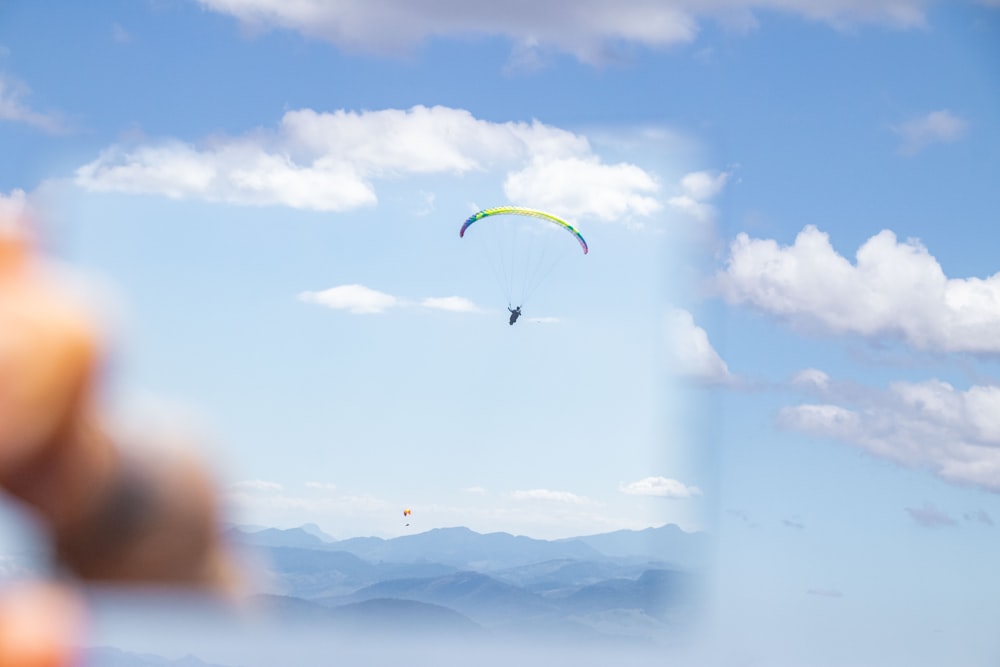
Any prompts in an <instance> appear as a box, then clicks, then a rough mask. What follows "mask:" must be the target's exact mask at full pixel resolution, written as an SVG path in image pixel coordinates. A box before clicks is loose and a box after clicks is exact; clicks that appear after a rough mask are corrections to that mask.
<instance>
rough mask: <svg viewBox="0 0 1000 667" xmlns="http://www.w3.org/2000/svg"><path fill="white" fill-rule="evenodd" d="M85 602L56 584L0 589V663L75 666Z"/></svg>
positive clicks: (24, 666)
mask: <svg viewBox="0 0 1000 667" xmlns="http://www.w3.org/2000/svg"><path fill="white" fill-rule="evenodd" d="M83 616H84V614H83V605H82V603H81V602H80V600H79V599H78V598H77V597H76V596H75V595H74V594H73V593H72V592H71V591H70V590H68V589H65V588H62V587H59V586H56V585H55V584H43V583H32V584H19V585H17V586H15V587H12V588H7V589H0V667H75V666H76V665H79V664H80V663H79V662H78V657H79V656H78V655H77V653H78V652H79V646H80V644H81V640H82V635H83Z"/></svg>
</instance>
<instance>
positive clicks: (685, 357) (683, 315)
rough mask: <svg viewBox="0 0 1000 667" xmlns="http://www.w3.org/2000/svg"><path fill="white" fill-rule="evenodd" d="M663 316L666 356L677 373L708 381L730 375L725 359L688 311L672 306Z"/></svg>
mask: <svg viewBox="0 0 1000 667" xmlns="http://www.w3.org/2000/svg"><path fill="white" fill-rule="evenodd" d="M665 320H666V321H665V329H666V338H667V351H668V356H669V359H670V362H671V364H672V367H673V369H674V371H675V372H676V373H677V374H678V375H680V376H682V377H686V378H690V379H693V380H696V381H699V382H706V383H709V384H723V383H727V382H730V381H731V380H732V379H733V377H732V375H731V374H730V373H729V367H728V366H727V365H726V362H725V361H723V360H722V357H720V356H719V354H718V353H717V352H716V351H715V349H714V348H713V347H712V344H711V343H710V342H709V340H708V333H707V332H706V331H705V330H704V329H702V328H701V327H699V326H698V325H696V324H695V322H694V317H693V316H692V315H691V313H690V312H688V311H686V310H683V309H681V308H672V309H670V310H669V311H668V312H667V315H666V318H665Z"/></svg>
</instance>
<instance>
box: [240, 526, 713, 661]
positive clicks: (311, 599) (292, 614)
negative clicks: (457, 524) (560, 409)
mask: <svg viewBox="0 0 1000 667" xmlns="http://www.w3.org/2000/svg"><path fill="white" fill-rule="evenodd" d="M318 530H319V529H318V528H315V527H311V530H306V529H304V528H302V529H285V530H279V529H262V530H258V531H255V532H252V533H251V532H247V531H243V530H241V529H239V528H238V527H236V528H233V529H232V530H231V531H230V532H229V537H230V539H231V540H233V541H234V542H237V543H241V544H243V545H245V547H246V548H250V549H255V550H258V551H259V553H260V554H261V555H263V557H264V559H265V560H266V561H267V562H268V564H269V570H270V571H269V574H270V584H269V585H268V587H267V588H266V590H262V591H261V592H262V593H266V594H270V595H269V596H266V600H267V602H266V604H265V606H266V607H267V608H268V611H269V613H271V614H273V615H275V616H276V617H277V618H280V619H286V620H293V619H296V618H299V619H301V618H310V619H314V620H317V619H318V620H320V622H324V623H326V622H329V623H334V624H336V625H338V626H340V627H341V628H342V629H343V628H350V629H352V631H371V632H379V631H384V630H385V629H386V628H389V627H393V628H395V627H401V626H400V624H402V627H423V626H422V625H421V623H423V624H424V625H426V626H427V627H426V628H425V629H426V631H428V632H434V631H439V630H440V631H446V630H447V632H459V633H463V632H464V633H470V632H471V633H475V632H484V633H500V634H501V635H508V634H511V633H513V634H515V635H520V634H527V635H534V636H541V635H542V634H544V632H543V631H542V630H541V628H548V629H549V632H555V633H557V634H559V635H560V636H562V635H566V636H571V637H575V638H577V639H581V638H590V639H594V640H601V639H602V638H604V639H609V640H610V639H616V640H628V641H633V640H637V641H646V640H649V639H650V638H651V637H652V636H653V635H656V634H659V633H662V632H664V631H666V630H669V629H670V627H671V626H673V625H680V624H683V623H684V621H685V619H686V618H687V617H688V616H690V615H691V614H692V613H693V612H694V610H695V608H696V604H695V601H696V598H697V595H698V580H699V578H698V575H697V572H696V568H695V567H690V568H688V569H687V570H682V569H680V568H677V567H676V565H675V563H676V562H678V561H683V562H687V563H689V564H691V563H696V562H697V561H701V560H704V559H706V558H707V552H708V548H707V544H708V542H707V537H706V536H704V535H701V534H691V533H685V532H684V531H682V530H680V529H679V528H677V527H676V526H672V525H668V526H662V527H660V528H651V529H647V530H644V531H616V532H614V533H607V534H602V535H591V536H586V537H582V538H572V539H565V540H553V541H548V540H538V539H533V538H528V537H523V536H514V535H509V534H507V533H490V534H485V535H484V534H480V533H476V532H475V531H472V530H470V529H468V528H437V529H433V530H429V531H426V532H424V533H419V534H416V535H406V536H402V537H397V538H392V539H382V538H377V537H360V538H351V539H346V540H336V541H332V542H329V541H325V540H324V539H322V538H320V537H319V536H318V535H317V534H316V532H317V531H318ZM667 546H669V547H671V548H673V549H674V551H673V552H667V553H664V552H661V551H659V549H661V548H663V547H667ZM264 598H265V596H262V597H261V599H264ZM431 610H433V611H431ZM425 617H426V618H427V619H430V618H432V617H433V618H434V619H436V620H434V621H426V620H424V621H422V620H421V619H422V618H425ZM428 624H429V625H428Z"/></svg>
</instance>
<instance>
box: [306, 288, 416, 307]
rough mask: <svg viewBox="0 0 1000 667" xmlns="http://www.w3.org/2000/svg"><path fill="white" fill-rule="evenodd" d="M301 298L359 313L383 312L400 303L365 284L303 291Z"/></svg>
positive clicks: (308, 301) (309, 301)
mask: <svg viewBox="0 0 1000 667" xmlns="http://www.w3.org/2000/svg"><path fill="white" fill-rule="evenodd" d="M299 299H300V300H301V301H305V302H307V303H317V304H320V305H322V306H327V307H329V308H334V309H337V310H347V311H349V312H352V313H358V314H371V313H382V312H385V311H386V310H388V309H389V308H392V307H394V306H396V305H398V304H399V300H398V299H397V298H396V297H394V296H392V295H391V294H386V293H385V292H379V291H377V290H373V289H371V288H370V287H365V286H364V285H339V286H337V287H331V288H330V289H325V290H323V291H321V292H302V293H301V294H299Z"/></svg>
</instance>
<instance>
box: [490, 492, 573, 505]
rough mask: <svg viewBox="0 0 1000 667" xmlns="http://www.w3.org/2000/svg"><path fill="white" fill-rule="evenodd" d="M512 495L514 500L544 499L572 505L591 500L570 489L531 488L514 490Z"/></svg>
mask: <svg viewBox="0 0 1000 667" xmlns="http://www.w3.org/2000/svg"><path fill="white" fill-rule="evenodd" d="M510 497H511V498H513V499H514V500H542V501H546V502H555V503H566V504H570V505H588V504H590V503H591V501H590V500H588V499H587V498H585V497H584V496H580V495H577V494H575V493H570V492H569V491H551V490H549V489H530V490H526V491H513V492H511V494H510Z"/></svg>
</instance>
